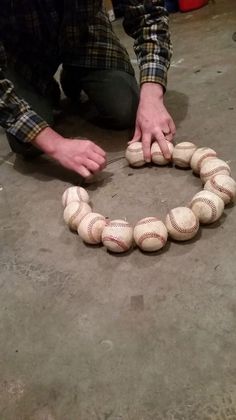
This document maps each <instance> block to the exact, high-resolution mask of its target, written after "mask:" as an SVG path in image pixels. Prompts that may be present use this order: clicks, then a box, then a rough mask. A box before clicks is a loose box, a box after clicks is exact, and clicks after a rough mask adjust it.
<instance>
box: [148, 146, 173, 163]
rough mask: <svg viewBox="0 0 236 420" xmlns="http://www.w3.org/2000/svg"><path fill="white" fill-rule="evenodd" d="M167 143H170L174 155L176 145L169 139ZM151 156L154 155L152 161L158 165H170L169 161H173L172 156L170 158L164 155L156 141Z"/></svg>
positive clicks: (170, 149)
mask: <svg viewBox="0 0 236 420" xmlns="http://www.w3.org/2000/svg"><path fill="white" fill-rule="evenodd" d="M167 145H168V148H169V151H170V154H171V156H172V153H173V150H174V146H173V144H172V143H171V142H169V141H168V142H167ZM151 156H152V162H153V163H155V164H156V165H160V166H164V165H168V163H170V161H171V158H170V159H169V160H168V159H166V158H165V157H164V155H163V153H162V150H161V148H160V146H159V144H158V143H157V142H156V141H155V142H154V143H152V147H151Z"/></svg>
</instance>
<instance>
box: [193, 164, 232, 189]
mask: <svg viewBox="0 0 236 420" xmlns="http://www.w3.org/2000/svg"><path fill="white" fill-rule="evenodd" d="M230 173H231V171H230V167H229V165H228V164H227V163H226V162H225V161H224V160H222V159H218V158H214V159H207V160H206V161H205V162H203V164H202V166H201V170H200V177H201V180H202V182H203V184H205V183H206V182H207V181H208V180H209V179H210V178H212V177H213V176H215V175H218V174H221V175H230Z"/></svg>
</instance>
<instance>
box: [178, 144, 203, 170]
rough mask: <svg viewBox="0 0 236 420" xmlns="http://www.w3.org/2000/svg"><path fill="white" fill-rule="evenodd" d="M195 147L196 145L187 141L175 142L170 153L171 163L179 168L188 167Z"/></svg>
mask: <svg viewBox="0 0 236 420" xmlns="http://www.w3.org/2000/svg"><path fill="white" fill-rule="evenodd" d="M196 149H197V146H196V145H195V144H194V143H190V142H189V141H183V142H182V143H179V144H177V145H176V146H175V148H174V150H173V154H172V161H173V163H174V164H175V165H176V166H179V167H180V168H189V167H190V160H191V157H192V155H193V153H194V152H195V150H196Z"/></svg>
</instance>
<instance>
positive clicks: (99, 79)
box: [61, 66, 139, 129]
mask: <svg viewBox="0 0 236 420" xmlns="http://www.w3.org/2000/svg"><path fill="white" fill-rule="evenodd" d="M61 83H62V87H63V90H64V92H65V93H66V94H67V95H68V96H70V97H71V98H72V99H74V98H76V97H77V98H78V95H79V93H80V91H81V89H83V90H84V91H85V93H86V94H87V95H88V97H89V99H90V100H91V101H92V102H93V103H94V104H95V106H96V108H97V110H98V112H99V114H100V117H101V118H102V120H103V121H104V122H105V123H106V124H107V125H108V126H110V127H114V128H118V129H124V128H130V127H132V126H133V125H134V123H135V118H136V112H137V108H138V101H139V88H138V85H137V82H136V79H135V77H134V76H132V75H130V74H128V73H125V72H124V71H120V70H91V69H81V68H78V67H75V66H64V69H63V73H62V78H61Z"/></svg>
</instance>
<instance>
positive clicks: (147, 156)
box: [142, 134, 152, 162]
mask: <svg viewBox="0 0 236 420" xmlns="http://www.w3.org/2000/svg"><path fill="white" fill-rule="evenodd" d="M151 142H152V138H151V135H150V134H143V137H142V143H143V154H144V160H145V161H146V162H151Z"/></svg>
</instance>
